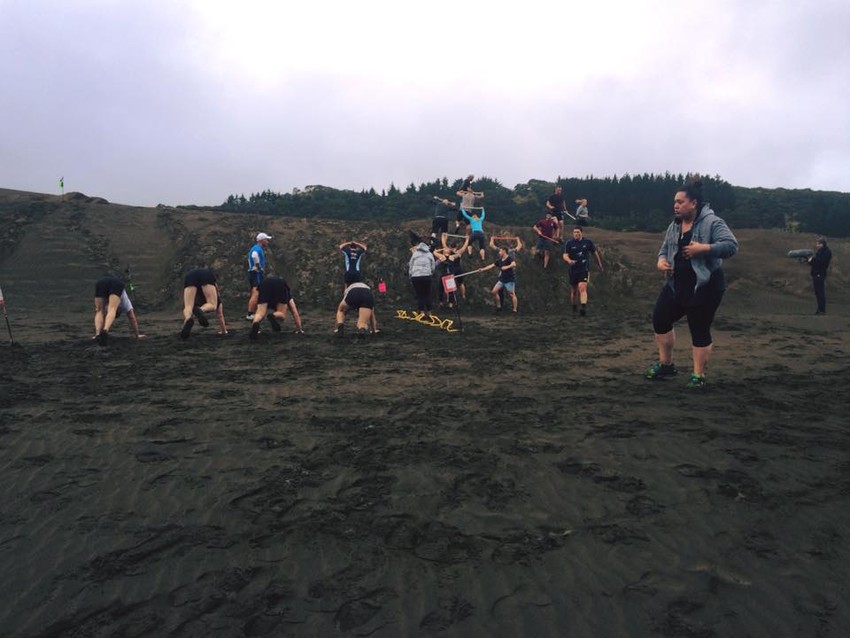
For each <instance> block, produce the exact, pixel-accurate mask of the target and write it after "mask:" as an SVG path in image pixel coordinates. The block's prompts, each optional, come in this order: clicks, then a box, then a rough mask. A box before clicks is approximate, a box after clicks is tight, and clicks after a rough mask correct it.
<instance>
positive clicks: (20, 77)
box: [0, 0, 850, 206]
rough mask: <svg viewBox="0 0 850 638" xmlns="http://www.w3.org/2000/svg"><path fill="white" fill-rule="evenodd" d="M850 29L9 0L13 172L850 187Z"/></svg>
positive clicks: (508, 10) (196, 182)
mask: <svg viewBox="0 0 850 638" xmlns="http://www.w3.org/2000/svg"><path fill="white" fill-rule="evenodd" d="M848 25H850V2H848V1H847V0H835V1H833V0H810V1H803V0H776V1H772V2H771V1H759V0H752V1H747V0H714V1H713V2H704V1H701V2H691V1H690V0H678V1H677V0H669V1H651V0H633V1H631V2H627V1H625V0H616V1H613V0H587V1H585V2H551V1H549V0H547V1H542V0H523V1H522V2H505V3H499V2H492V0H488V1H487V2H484V1H480V2H479V1H468V0H453V1H443V0H432V1H430V2H405V1H403V0H395V1H393V2H384V1H370V0H360V1H359V2H354V1H351V0H348V1H345V2H323V1H322V0H310V1H308V0H302V1H300V2H285V1H283V0H281V1H278V2H273V1H267V2H254V1H251V0H240V1H239V2H234V1H232V0H230V1H227V2H218V1H215V0H197V1H194V2H189V1H183V0H147V1H141V2H131V1H130V0H90V1H83V0H63V1H58V0H57V1H54V0H0V187H5V188H15V189H21V190H32V191H38V192H50V193H58V192H59V190H58V180H59V178H60V177H63V176H64V178H65V190H66V191H67V192H70V191H81V192H83V193H85V194H87V195H90V196H100V197H105V198H106V199H108V200H110V201H112V202H116V203H124V204H135V205H144V206H152V205H156V204H158V203H163V204H169V205H176V204H201V205H215V204H220V203H221V202H223V201H224V200H225V199H226V197H227V196H228V195H229V194H231V193H232V194H240V193H244V194H245V195H246V196H247V195H249V194H250V193H252V192H259V191H262V190H265V189H271V190H273V191H277V192H288V191H291V190H292V188H293V187H298V188H301V187H304V186H305V185H309V184H322V185H326V186H332V187H336V188H349V189H354V190H360V189H364V188H365V189H368V188H370V187H374V188H375V189H376V190H379V191H380V190H381V189H383V188H387V187H388V186H389V185H390V183H394V184H395V185H396V186H399V187H401V188H403V187H405V186H407V185H408V184H409V183H411V182H413V183H415V184H419V183H421V182H425V181H432V180H434V179H436V178H440V177H443V176H445V177H448V178H449V179H450V180H454V179H458V178H461V177H463V176H465V175H467V174H468V173H474V174H475V175H477V176H488V177H493V178H496V179H498V180H499V181H500V182H501V183H502V184H504V185H505V186H508V187H513V186H514V185H516V184H518V183H524V182H527V181H528V180H530V179H545V180H552V181H554V180H555V179H556V178H557V177H558V176H565V177H568V176H569V177H573V176H575V177H582V176H585V175H590V174H592V175H596V176H607V175H613V174H617V175H622V174H623V173H631V174H636V173H663V172H665V171H668V170H669V171H671V172H674V173H679V172H682V173H684V172H688V171H699V172H703V173H708V174H711V175H715V174H719V175H720V176H722V177H723V178H724V179H726V180H728V181H729V182H731V183H733V184H736V185H740V186H764V187H787V188H813V189H822V190H840V191H845V192H850V117H849V116H848V109H849V108H850V38H848V35H847V33H848ZM567 195H568V196H569V194H567Z"/></svg>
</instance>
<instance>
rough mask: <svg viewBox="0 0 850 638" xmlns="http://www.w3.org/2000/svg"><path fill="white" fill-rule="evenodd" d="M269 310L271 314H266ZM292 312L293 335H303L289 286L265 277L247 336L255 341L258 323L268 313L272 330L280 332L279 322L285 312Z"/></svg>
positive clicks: (284, 281) (282, 280) (272, 277)
mask: <svg viewBox="0 0 850 638" xmlns="http://www.w3.org/2000/svg"><path fill="white" fill-rule="evenodd" d="M269 310H271V312H268V311H269ZM287 310H291V311H292V320H293V321H294V322H295V333H296V334H304V328H303V327H302V325H301V315H300V314H299V313H298V306H296V305H295V299H293V298H292V292H291V291H290V290H289V285H288V284H287V283H286V280H284V279H281V278H280V277H274V276H270V277H266V278H265V279H263V282H262V283H261V284H260V289H259V295H258V297H257V310H256V312H254V321H253V323H252V324H251V332H250V334H249V335H248V336H249V338H250V339H251V340H252V341H256V340H257V335H258V334H259V333H260V322H261V321H262V320H263V318H264V317H266V313H267V312H268V320H269V323H270V324H271V327H272V330H274V331H275V332H280V330H281V327H280V322H281V321H283V320H284V319H286V311H287Z"/></svg>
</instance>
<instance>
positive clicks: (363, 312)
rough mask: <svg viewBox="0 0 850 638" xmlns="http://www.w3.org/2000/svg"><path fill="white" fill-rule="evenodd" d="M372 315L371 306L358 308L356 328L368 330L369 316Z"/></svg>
mask: <svg viewBox="0 0 850 638" xmlns="http://www.w3.org/2000/svg"><path fill="white" fill-rule="evenodd" d="M371 317H372V309H371V308H360V309H359V310H358V311H357V329H358V330H368V329H369V322H370V318H371Z"/></svg>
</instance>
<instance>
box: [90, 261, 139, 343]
mask: <svg viewBox="0 0 850 638" xmlns="http://www.w3.org/2000/svg"><path fill="white" fill-rule="evenodd" d="M122 312H125V313H127V319H128V321H129V322H130V327H131V328H132V329H133V332H134V333H135V335H136V338H137V339H142V338H144V336H145V335H143V334H140V333H139V322H138V321H137V320H136V312H135V311H134V310H133V304H132V303H131V302H130V297H129V296H127V290H126V288H125V284H124V281H123V280H121V279H119V278H118V277H112V276H107V277H102V278H101V279H98V280H97V282H95V285H94V338H95V339H96V340H97V342H98V343H99V344H100V345H106V342H107V340H108V338H109V331H110V329H111V328H112V324H113V323H114V322H115V319H117V318H118V317H119V316H121V313H122Z"/></svg>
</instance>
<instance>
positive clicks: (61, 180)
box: [59, 176, 65, 188]
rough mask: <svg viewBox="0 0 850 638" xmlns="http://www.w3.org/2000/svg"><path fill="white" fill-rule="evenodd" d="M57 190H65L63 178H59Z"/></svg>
mask: <svg viewBox="0 0 850 638" xmlns="http://www.w3.org/2000/svg"><path fill="white" fill-rule="evenodd" d="M59 188H65V177H64V176H62V177H60V178H59Z"/></svg>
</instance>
